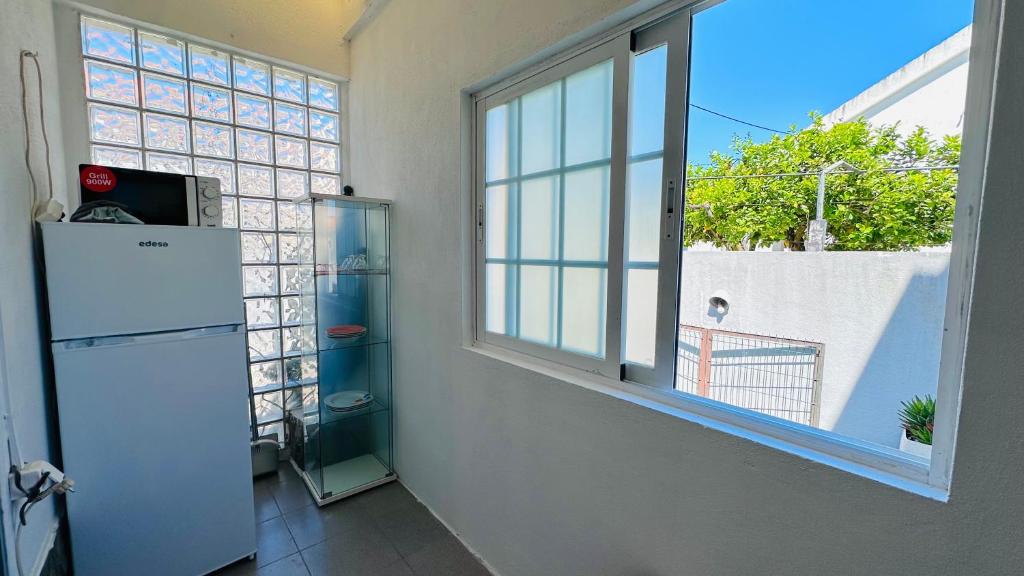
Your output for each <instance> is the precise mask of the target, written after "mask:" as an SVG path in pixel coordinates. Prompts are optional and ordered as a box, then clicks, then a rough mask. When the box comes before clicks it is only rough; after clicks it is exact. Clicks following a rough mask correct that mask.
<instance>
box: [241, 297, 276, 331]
mask: <svg viewBox="0 0 1024 576" xmlns="http://www.w3.org/2000/svg"><path fill="white" fill-rule="evenodd" d="M279 323H280V315H279V314H278V307H277V298H250V299H248V300H246V301H245V326H246V327H247V328H249V329H253V328H274V327H276V326H277V325H278V324H279Z"/></svg>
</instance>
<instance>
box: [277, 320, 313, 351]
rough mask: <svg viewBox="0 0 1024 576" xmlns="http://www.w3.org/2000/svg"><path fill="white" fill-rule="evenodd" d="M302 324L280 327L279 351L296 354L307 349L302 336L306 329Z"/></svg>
mask: <svg viewBox="0 0 1024 576" xmlns="http://www.w3.org/2000/svg"><path fill="white" fill-rule="evenodd" d="M304 328H305V327H304V326H289V327H287V328H282V329H281V353H282V354H283V355H285V356H298V355H299V354H302V351H303V350H305V349H309V348H310V346H308V345H307V344H306V343H304V342H303V336H304V333H305V332H308V330H304Z"/></svg>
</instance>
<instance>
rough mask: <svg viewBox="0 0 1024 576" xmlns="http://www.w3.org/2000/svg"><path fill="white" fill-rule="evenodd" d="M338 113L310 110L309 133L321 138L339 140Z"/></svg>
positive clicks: (311, 135) (313, 136) (332, 140)
mask: <svg viewBox="0 0 1024 576" xmlns="http://www.w3.org/2000/svg"><path fill="white" fill-rule="evenodd" d="M339 132H340V131H339V130H338V115H337V114H330V113H328V112H319V111H317V110H310V111H309V135H310V137H312V138H319V139H320V140H330V141H331V142H337V141H338V139H339Z"/></svg>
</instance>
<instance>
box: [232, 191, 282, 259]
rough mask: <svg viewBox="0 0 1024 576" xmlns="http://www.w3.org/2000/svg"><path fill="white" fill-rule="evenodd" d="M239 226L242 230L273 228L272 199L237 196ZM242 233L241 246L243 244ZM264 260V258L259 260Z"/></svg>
mask: <svg viewBox="0 0 1024 576" xmlns="http://www.w3.org/2000/svg"><path fill="white" fill-rule="evenodd" d="M238 210H239V226H240V227H241V228H242V230H273V229H274V201H273V200H257V199H255V198H239V199H238ZM244 238H245V236H244V235H243V242H242V245H243V247H244V246H245V241H244ZM260 262H264V260H260Z"/></svg>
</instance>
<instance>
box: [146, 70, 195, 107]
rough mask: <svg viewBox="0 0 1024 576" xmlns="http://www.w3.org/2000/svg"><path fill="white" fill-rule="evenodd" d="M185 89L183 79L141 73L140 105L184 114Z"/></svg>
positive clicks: (186, 97)
mask: <svg viewBox="0 0 1024 576" xmlns="http://www.w3.org/2000/svg"><path fill="white" fill-rule="evenodd" d="M185 89H186V88H185V81H184V80H178V79H176V78H168V77H167V76H160V75H159V74H151V73H149V72H143V73H142V105H143V106H144V107H146V108H150V109H152V110H161V111H163V112H175V113H177V114H184V113H185V112H187V111H188V108H187V105H186V104H185V102H186V101H187V100H188V95H187V94H186V93H185Z"/></svg>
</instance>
